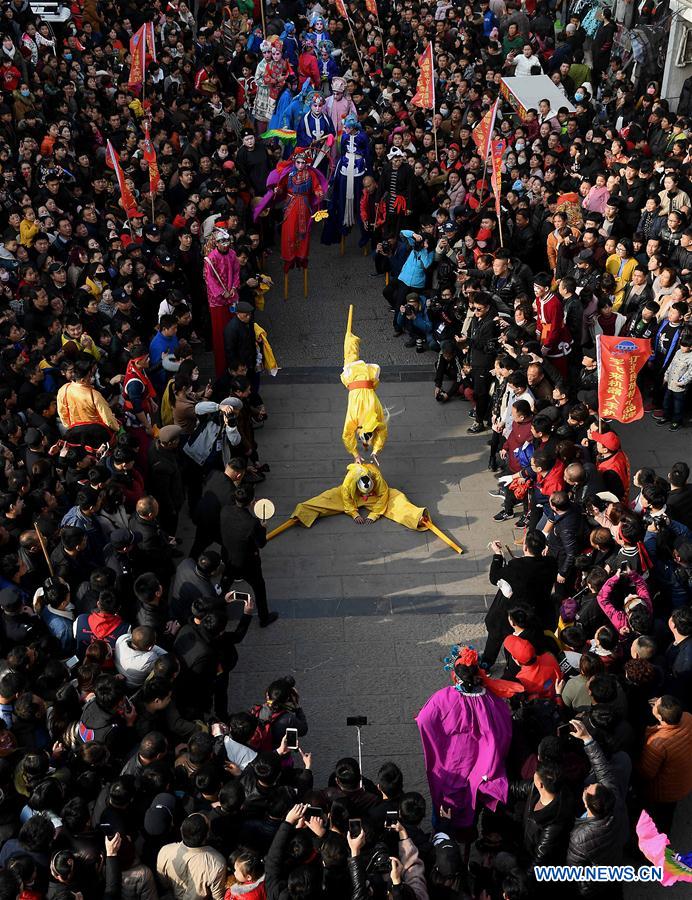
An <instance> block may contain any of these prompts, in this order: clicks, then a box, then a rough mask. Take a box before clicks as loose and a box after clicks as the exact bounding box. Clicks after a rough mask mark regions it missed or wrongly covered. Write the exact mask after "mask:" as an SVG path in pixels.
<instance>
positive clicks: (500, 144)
mask: <svg viewBox="0 0 692 900" xmlns="http://www.w3.org/2000/svg"><path fill="white" fill-rule="evenodd" d="M506 146H507V144H506V143H505V141H492V143H491V152H492V163H493V169H492V173H491V175H490V183H491V184H492V186H493V193H494V194H495V212H496V214H497V218H498V219H499V218H500V194H501V193H502V156H503V154H504V152H505V147H506Z"/></svg>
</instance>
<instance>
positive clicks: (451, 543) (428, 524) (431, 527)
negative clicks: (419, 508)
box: [422, 519, 464, 553]
mask: <svg viewBox="0 0 692 900" xmlns="http://www.w3.org/2000/svg"><path fill="white" fill-rule="evenodd" d="M422 524H423V525H425V527H426V528H427V529H428V531H432V533H433V534H434V535H436V536H437V537H439V539H440V540H441V541H444V542H445V544H446V545H447V546H448V547H450V548H451V549H452V550H454V552H455V553H463V552H464V551H463V550H462V549H461V547H460V546H459V545H458V544H455V543H454V541H453V540H452V539H451V537H448V536H447V535H446V534H445V533H444V531H442V530H441V529H440V528H438V527H437V525H433V523H432V522H431V521H430V519H423V521H422Z"/></svg>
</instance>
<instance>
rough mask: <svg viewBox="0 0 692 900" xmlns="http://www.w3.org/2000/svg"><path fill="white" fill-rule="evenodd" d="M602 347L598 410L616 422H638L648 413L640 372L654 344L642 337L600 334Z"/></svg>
mask: <svg viewBox="0 0 692 900" xmlns="http://www.w3.org/2000/svg"><path fill="white" fill-rule="evenodd" d="M596 340H597V342H598V349H599V354H598V357H599V372H598V413H599V416H601V418H604V419H615V421H616V422H623V423H624V424H627V423H628V422H635V421H636V420H637V419H641V418H642V417H643V415H644V403H643V401H642V395H641V393H640V392H639V388H638V387H637V375H638V374H639V372H640V371H641V369H642V368H643V367H644V365H645V364H646V361H647V359H648V358H649V356H650V355H651V343H650V341H648V340H642V339H641V338H629V337H608V336H607V335H605V334H601V335H599V336H598V337H597V339H596Z"/></svg>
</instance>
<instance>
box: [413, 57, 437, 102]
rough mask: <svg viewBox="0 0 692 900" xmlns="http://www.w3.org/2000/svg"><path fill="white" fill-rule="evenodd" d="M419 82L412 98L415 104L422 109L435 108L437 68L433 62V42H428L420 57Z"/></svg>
mask: <svg viewBox="0 0 692 900" xmlns="http://www.w3.org/2000/svg"><path fill="white" fill-rule="evenodd" d="M418 68H419V70H420V71H419V73H418V84H417V85H416V93H415V96H414V98H413V100H411V103H413V105H414V106H419V107H420V108H421V109H435V68H434V64H433V48H432V44H428V46H427V47H426V49H425V51H424V52H423V53H422V54H421V55H420V57H419V58H418Z"/></svg>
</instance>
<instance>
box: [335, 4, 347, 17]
mask: <svg viewBox="0 0 692 900" xmlns="http://www.w3.org/2000/svg"><path fill="white" fill-rule="evenodd" d="M336 11H337V12H338V13H339V15H340V16H341V17H342V18H344V19H348V13H347V12H346V4H345V3H344V0H336Z"/></svg>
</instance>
